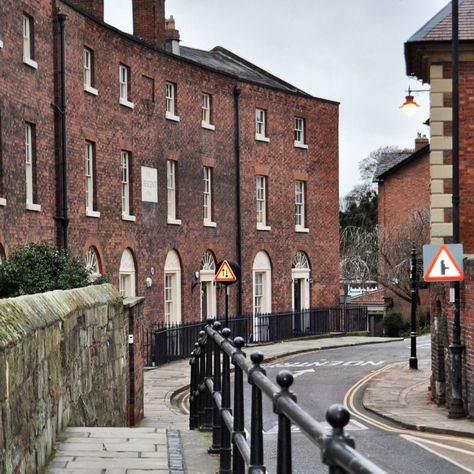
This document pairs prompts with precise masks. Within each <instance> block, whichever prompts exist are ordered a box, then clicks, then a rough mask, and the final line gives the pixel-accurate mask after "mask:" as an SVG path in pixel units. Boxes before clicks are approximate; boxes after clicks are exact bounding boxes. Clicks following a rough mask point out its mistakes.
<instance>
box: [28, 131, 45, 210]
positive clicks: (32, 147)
mask: <svg viewBox="0 0 474 474" xmlns="http://www.w3.org/2000/svg"><path fill="white" fill-rule="evenodd" d="M25 171H26V208H27V209H28V210H30V211H40V210H41V206H40V205H39V204H37V203H36V202H35V201H36V193H37V188H36V171H37V170H36V127H35V125H33V124H32V123H28V122H27V123H25Z"/></svg>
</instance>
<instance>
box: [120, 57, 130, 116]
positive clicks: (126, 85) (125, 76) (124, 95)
mask: <svg viewBox="0 0 474 474" xmlns="http://www.w3.org/2000/svg"><path fill="white" fill-rule="evenodd" d="M130 77H131V75H130V68H129V67H128V66H125V65H124V64H120V66H119V80H120V97H119V103H120V104H121V105H124V106H126V107H129V108H132V109H133V102H132V101H131V100H130V84H131V83H130Z"/></svg>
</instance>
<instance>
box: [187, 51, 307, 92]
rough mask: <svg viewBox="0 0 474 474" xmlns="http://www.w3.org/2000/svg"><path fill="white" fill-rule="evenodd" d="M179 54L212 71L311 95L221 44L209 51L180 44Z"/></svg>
mask: <svg viewBox="0 0 474 474" xmlns="http://www.w3.org/2000/svg"><path fill="white" fill-rule="evenodd" d="M180 56H181V57H183V58H186V59H189V60H191V61H193V62H196V63H199V64H201V65H202V66H205V67H207V68H209V69H213V70H214V71H218V72H221V73H224V74H228V75H231V76H234V77H236V78H238V79H241V80H243V81H248V82H252V83H255V84H260V85H262V86H266V87H272V88H275V89H279V90H281V91H284V92H291V93H296V94H299V95H304V96H306V97H312V96H311V95H310V94H308V93H306V92H304V91H302V90H301V89H298V88H297V87H295V86H292V85H291V84H288V83H287V82H285V81H282V80H281V79H279V78H278V77H276V76H273V75H272V74H270V73H268V72H267V71H264V70H263V69H260V68H259V67H258V66H255V65H254V64H252V63H250V62H248V61H246V60H245V59H243V58H241V57H239V56H237V55H236V54H234V53H232V52H231V51H228V50H227V49H225V48H222V47H221V46H217V47H215V48H213V49H212V50H211V51H203V50H201V49H195V48H190V47H188V46H180Z"/></svg>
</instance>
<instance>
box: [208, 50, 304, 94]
mask: <svg viewBox="0 0 474 474" xmlns="http://www.w3.org/2000/svg"><path fill="white" fill-rule="evenodd" d="M211 52H217V53H221V54H224V55H225V56H227V57H229V58H230V59H233V60H234V61H238V62H240V63H242V64H244V65H245V66H247V67H249V68H251V69H253V70H254V71H256V72H258V73H260V74H263V75H264V76H267V77H268V78H269V79H272V80H273V81H276V82H278V83H280V84H281V85H283V86H285V87H288V88H289V89H293V90H294V91H296V92H299V93H300V94H304V95H306V96H310V97H312V96H311V94H308V93H307V92H305V91H303V90H301V89H299V88H298V87H296V86H294V85H293V84H290V83H289V82H286V81H284V80H283V79H281V78H279V77H278V76H274V75H273V74H272V73H270V72H268V71H266V70H265V69H262V68H261V67H259V66H257V65H255V64H253V63H251V62H250V61H247V60H246V59H244V58H242V57H241V56H239V55H238V54H235V53H234V52H232V51H230V50H228V49H227V48H224V47H223V46H215V47H214V48H212V49H211Z"/></svg>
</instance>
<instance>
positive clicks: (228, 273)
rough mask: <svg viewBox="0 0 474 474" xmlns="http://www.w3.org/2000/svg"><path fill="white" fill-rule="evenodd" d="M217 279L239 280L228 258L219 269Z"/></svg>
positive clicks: (223, 280) (224, 280)
mask: <svg viewBox="0 0 474 474" xmlns="http://www.w3.org/2000/svg"><path fill="white" fill-rule="evenodd" d="M214 280H215V281H222V282H233V281H237V277H236V276H235V274H234V272H233V271H232V268H231V267H230V265H229V262H228V261H227V260H224V261H223V262H222V265H221V266H220V267H219V270H217V273H216V276H215V277H214Z"/></svg>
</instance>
